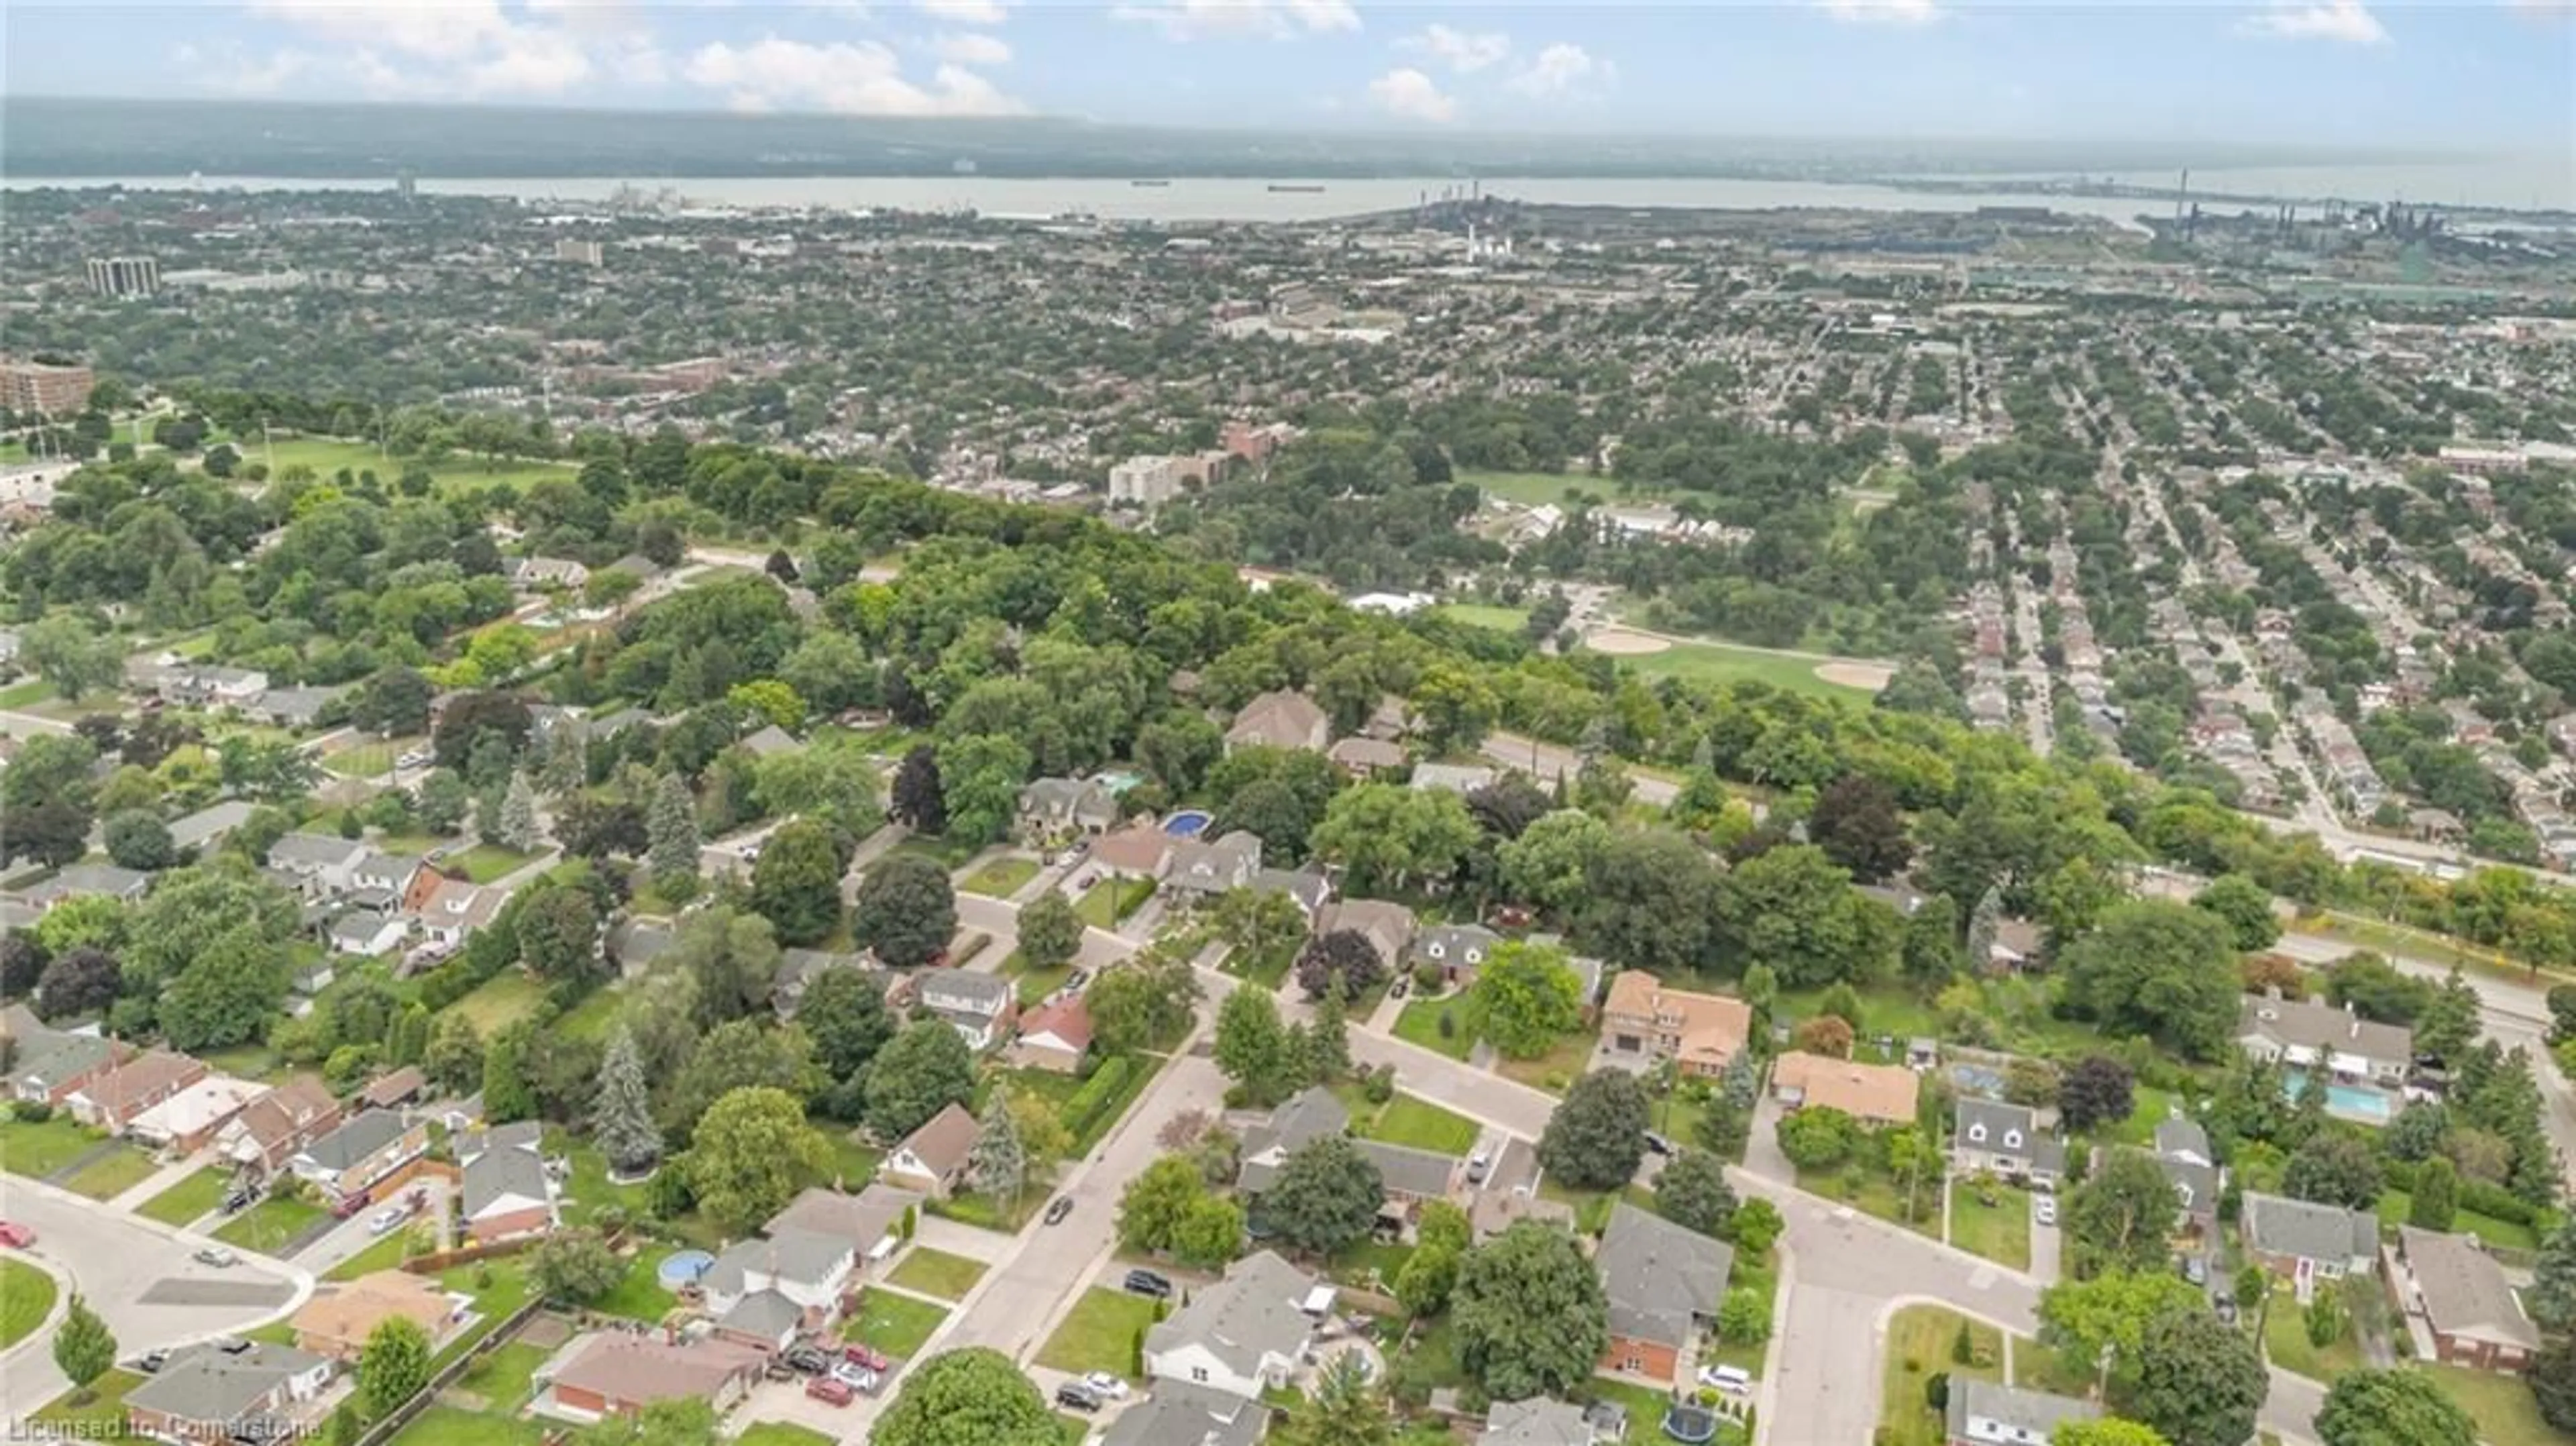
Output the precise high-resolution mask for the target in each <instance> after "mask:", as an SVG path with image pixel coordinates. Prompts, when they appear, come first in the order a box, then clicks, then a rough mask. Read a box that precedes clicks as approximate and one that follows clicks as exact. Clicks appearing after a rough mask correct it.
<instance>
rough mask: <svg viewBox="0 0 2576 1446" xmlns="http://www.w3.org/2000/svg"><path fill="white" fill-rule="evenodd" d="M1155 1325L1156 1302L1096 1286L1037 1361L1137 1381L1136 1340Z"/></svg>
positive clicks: (1066, 1369) (1060, 1368) (1072, 1371)
mask: <svg viewBox="0 0 2576 1446" xmlns="http://www.w3.org/2000/svg"><path fill="white" fill-rule="evenodd" d="M1153 1323H1154V1302H1152V1301H1151V1300H1148V1299H1146V1298H1145V1297H1144V1296H1141V1295H1129V1294H1128V1293H1126V1292H1125V1291H1123V1290H1105V1289H1103V1288H1101V1287H1099V1286H1096V1285H1095V1286H1093V1287H1091V1288H1090V1289H1089V1290H1086V1291H1084V1292H1083V1293H1082V1299H1080V1300H1078V1301H1076V1302H1074V1306H1073V1310H1072V1312H1071V1313H1070V1314H1068V1315H1066V1316H1065V1318H1064V1324H1062V1325H1060V1326H1057V1327H1056V1328H1055V1334H1054V1335H1051V1336H1049V1337H1047V1343H1046V1348H1045V1349H1043V1350H1041V1351H1039V1352H1038V1357H1037V1363H1038V1364H1039V1365H1041V1366H1045V1367H1047V1368H1048V1369H1050V1370H1057V1371H1064V1372H1068V1373H1070V1374H1072V1375H1077V1376H1079V1375H1085V1374H1087V1373H1089V1372H1092V1371H1107V1372H1108V1373H1109V1374H1111V1375H1113V1376H1125V1377H1128V1378H1129V1379H1131V1380H1132V1379H1134V1376H1135V1369H1134V1368H1135V1365H1136V1341H1137V1338H1138V1337H1140V1336H1141V1335H1143V1334H1144V1331H1145V1328H1146V1327H1147V1326H1150V1325H1152V1324H1153Z"/></svg>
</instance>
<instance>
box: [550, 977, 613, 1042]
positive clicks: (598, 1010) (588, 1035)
mask: <svg viewBox="0 0 2576 1446" xmlns="http://www.w3.org/2000/svg"><path fill="white" fill-rule="evenodd" d="M625 1002H626V994H625V991H623V990H621V989H617V988H615V987H613V986H610V985H605V984H603V985H601V986H600V987H599V988H597V989H594V990H592V991H590V992H589V993H588V994H585V995H583V996H582V997H581V1002H580V1003H579V1004H576V1005H574V1006H573V1007H572V1008H570V1009H567V1010H565V1011H564V1012H563V1013H561V1014H559V1015H557V1016H555V1022H554V1032H556V1033H559V1034H561V1035H563V1036H564V1037H565V1038H566V1039H599V1038H602V1037H604V1036H605V1035H606V1034H607V1033H608V1027H609V1026H610V1025H612V1024H615V1023H616V1022H617V1006H619V1005H621V1004H623V1003H625Z"/></svg>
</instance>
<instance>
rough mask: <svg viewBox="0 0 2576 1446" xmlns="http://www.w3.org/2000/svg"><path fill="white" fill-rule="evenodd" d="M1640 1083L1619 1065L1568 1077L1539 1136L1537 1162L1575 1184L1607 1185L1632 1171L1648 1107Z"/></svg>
mask: <svg viewBox="0 0 2576 1446" xmlns="http://www.w3.org/2000/svg"><path fill="white" fill-rule="evenodd" d="M1651 1108H1652V1107H1651V1106H1650V1105H1649V1104H1648V1102H1647V1099H1646V1091H1645V1087H1644V1086H1643V1085H1640V1084H1639V1083H1638V1082H1637V1077H1636V1076H1635V1075H1633V1074H1630V1073H1629V1072H1627V1071H1626V1070H1621V1069H1596V1070H1594V1071H1592V1072H1591V1073H1590V1074H1587V1075H1585V1076H1584V1077H1583V1078H1581V1079H1579V1080H1576V1081H1575V1082H1574V1086H1573V1088H1571V1089H1569V1090H1567V1091H1566V1092H1565V1099H1564V1100H1563V1102H1561V1103H1560V1104H1558V1105H1557V1107H1556V1111H1555V1113H1553V1114H1551V1115H1549V1116H1548V1120H1547V1129H1546V1131H1545V1132H1544V1133H1542V1134H1541V1135H1540V1136H1539V1142H1538V1159H1539V1164H1540V1166H1541V1167H1542V1168H1544V1169H1545V1170H1546V1171H1547V1173H1548V1175H1549V1176H1550V1177H1552V1178H1554V1179H1557V1180H1561V1181H1563V1182H1564V1183H1566V1184H1568V1185H1571V1186H1573V1187H1574V1188H1575V1189H1578V1190H1612V1189H1616V1188H1618V1187H1619V1186H1621V1185H1624V1184H1626V1183H1627V1182H1628V1180H1629V1178H1630V1177H1632V1176H1634V1175H1635V1174H1636V1173H1637V1162H1638V1161H1639V1160H1641V1159H1643V1158H1644V1157H1645V1153H1646V1121H1647V1118H1648V1115H1649V1113H1650V1111H1651Z"/></svg>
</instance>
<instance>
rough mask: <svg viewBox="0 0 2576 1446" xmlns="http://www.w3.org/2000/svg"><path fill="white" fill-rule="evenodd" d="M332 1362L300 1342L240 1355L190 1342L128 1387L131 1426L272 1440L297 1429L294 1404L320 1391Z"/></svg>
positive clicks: (179, 1436) (174, 1436) (173, 1437)
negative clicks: (139, 1381) (299, 1346)
mask: <svg viewBox="0 0 2576 1446" xmlns="http://www.w3.org/2000/svg"><path fill="white" fill-rule="evenodd" d="M334 1369H335V1367H334V1364H333V1362H332V1360H331V1358H330V1357H328V1356H318V1355H315V1354H313V1353H312V1352H311V1351H305V1350H299V1349H297V1348H296V1347H294V1346H281V1345H275V1344H271V1343H268V1342H254V1343H252V1345H251V1347H250V1348H249V1349H248V1350H245V1351H243V1352H241V1353H240V1354H238V1355H230V1354H226V1353H225V1352H223V1351H220V1350H217V1349H215V1348H214V1347H213V1346H210V1345H206V1346H192V1347H189V1348H187V1349H185V1350H182V1351H179V1352H176V1353H174V1354H173V1355H172V1356H171V1358H170V1360H169V1361H168V1362H167V1363H165V1364H164V1365H163V1366H162V1367H161V1369H160V1370H159V1371H158V1372H156V1373H154V1374H153V1375H152V1376H151V1377H150V1378H149V1379H147V1380H146V1381H144V1382H143V1384H141V1385H139V1386H136V1387H135V1388H134V1389H133V1390H131V1391H128V1392H126V1393H125V1421H126V1426H127V1428H128V1429H129V1430H131V1431H133V1432H134V1434H136V1435H138V1436H154V1437H159V1438H160V1439H162V1440H165V1441H208V1442H230V1441H232V1440H234V1439H235V1438H236V1437H240V1438H243V1439H252V1440H258V1439H266V1435H263V1434H262V1433H267V1434H269V1435H274V1434H282V1432H283V1431H291V1430H292V1428H293V1422H292V1420H291V1417H292V1415H293V1413H294V1412H295V1408H296V1407H297V1406H298V1405H300V1404H303V1403H307V1402H310V1401H312V1400H314V1399H315V1398H316V1397H318V1396H320V1395H321V1394H322V1388H323V1387H324V1386H326V1385H328V1384H330V1381H331V1373H332V1371H333V1370H334Z"/></svg>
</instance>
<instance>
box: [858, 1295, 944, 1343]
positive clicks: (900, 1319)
mask: <svg viewBox="0 0 2576 1446" xmlns="http://www.w3.org/2000/svg"><path fill="white" fill-rule="evenodd" d="M947 1318H948V1312H947V1311H945V1310H942V1309H941V1308H940V1307H938V1306H937V1305H934V1304H932V1303H931V1302H929V1301H926V1300H916V1299H914V1298H913V1297H911V1296H908V1295H904V1294H902V1293H901V1292H899V1291H891V1290H863V1291H861V1292H859V1308H858V1309H857V1310H856V1311H853V1312H852V1313H851V1315H850V1318H849V1319H848V1320H847V1321H844V1322H842V1324H841V1339H843V1340H845V1341H860V1342H864V1343H865V1344H868V1345H872V1346H874V1347H876V1348H877V1349H878V1350H881V1351H883V1352H885V1353H886V1354H887V1355H890V1356H896V1357H903V1358H909V1357H910V1356H912V1355H913V1354H914V1353H915V1352H917V1351H919V1350H920V1349H921V1345H922V1342H924V1341H926V1340H929V1339H930V1333H931V1332H932V1331H935V1330H937V1329H939V1323H940V1322H941V1321H943V1320H946V1319H947Z"/></svg>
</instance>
